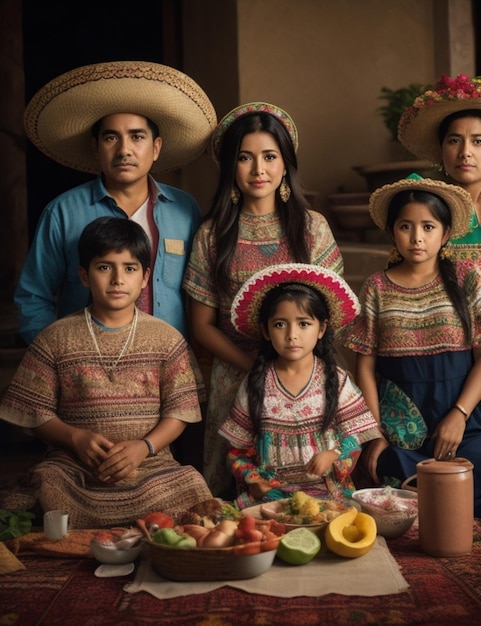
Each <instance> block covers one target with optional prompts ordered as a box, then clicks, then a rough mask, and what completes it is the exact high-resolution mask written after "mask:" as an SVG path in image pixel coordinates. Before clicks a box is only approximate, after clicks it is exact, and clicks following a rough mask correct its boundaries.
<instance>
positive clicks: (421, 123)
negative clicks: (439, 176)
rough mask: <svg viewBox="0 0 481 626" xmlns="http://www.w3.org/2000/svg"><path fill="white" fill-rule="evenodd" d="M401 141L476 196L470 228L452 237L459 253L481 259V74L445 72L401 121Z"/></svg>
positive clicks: (453, 181) (472, 196) (466, 257)
mask: <svg viewBox="0 0 481 626" xmlns="http://www.w3.org/2000/svg"><path fill="white" fill-rule="evenodd" d="M398 136H399V141H400V142H401V143H402V144H403V145H404V146H405V147H406V148H407V149H408V150H409V151H410V152H412V153H413V154H415V155H416V156H418V157H419V158H421V159H427V160H428V161H431V162H432V163H435V164H436V165H438V166H440V167H441V168H443V169H444V170H445V173H446V175H447V176H448V179H449V182H452V183H454V184H457V185H459V186H460V187H462V188H463V189H465V190H466V191H467V192H468V193H469V194H470V196H471V199H472V210H471V217H470V222H469V227H468V230H467V232H466V233H465V234H464V235H462V236H461V237H457V238H456V239H455V238H454V237H451V239H452V244H453V245H452V250H453V252H454V253H455V255H456V257H458V258H461V259H473V260H477V261H478V262H479V263H481V79H480V78H479V77H477V78H473V79H470V78H469V77H468V76H466V75H465V74H459V75H458V76H456V78H451V77H450V76H445V75H444V76H442V77H441V78H440V79H439V81H438V82H437V83H436V86H435V87H434V89H430V90H428V91H426V92H425V93H423V94H420V95H419V96H418V97H417V98H416V100H415V101H414V102H413V104H412V106H410V107H409V108H408V109H407V110H406V111H405V112H404V114H403V115H402V117H401V119H400V121H399V132H398Z"/></svg>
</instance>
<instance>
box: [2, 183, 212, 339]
mask: <svg viewBox="0 0 481 626" xmlns="http://www.w3.org/2000/svg"><path fill="white" fill-rule="evenodd" d="M151 182H153V183H154V185H155V186H156V187H157V188H158V196H157V199H156V202H155V204H154V209H153V217H154V221H155V223H156V225H157V228H158V230H159V246H158V250H157V255H156V260H155V264H154V268H153V271H152V274H151V278H150V280H151V284H152V292H153V314H154V315H155V317H159V318H160V319H163V320H164V321H166V322H168V323H169V324H171V325H172V326H174V327H175V328H177V330H179V331H180V332H181V333H182V334H184V335H186V331H187V324H186V319H185V311H184V304H183V296H182V289H181V287H182V279H183V276H184V271H185V268H186V265H187V262H188V259H189V255H190V250H191V245H192V239H193V237H194V234H195V232H196V230H197V228H198V226H199V224H200V221H201V218H202V216H201V211H200V208H199V205H198V204H197V202H196V201H195V200H194V198H193V197H192V196H191V195H190V194H188V193H186V192H185V191H181V190H180V189H176V188H175V187H171V186H169V185H164V184H159V183H157V182H156V181H153V179H152V180H151ZM102 216H113V217H123V218H125V219H128V216H127V214H126V213H124V211H123V210H122V209H120V208H119V207H118V205H117V203H116V202H115V200H114V199H113V198H112V197H110V196H109V195H108V193H107V190H106V188H105V186H104V184H103V182H102V179H101V177H98V178H96V179H95V180H92V181H89V182H87V183H84V184H82V185H79V186H78V187H75V188H73V189H69V190H68V191H66V192H64V193H63V194H61V195H59V196H58V197H57V198H55V199H54V200H52V201H51V202H50V203H49V204H48V205H47V206H46V207H45V209H44V210H43V212H42V215H41V216H40V219H39V222H38V225H37V229H36V232H35V236H34V239H33V242H32V245H31V247H30V250H29V253H28V255H27V259H26V261H25V264H24V266H23V268H22V271H21V274H20V278H19V282H18V285H17V288H16V291H15V296H14V301H15V304H16V305H17V307H18V315H19V330H20V334H21V336H22V338H23V340H24V341H25V342H26V343H27V344H29V343H30V342H31V341H32V340H33V338H34V337H35V335H36V334H37V333H38V332H39V331H40V330H42V329H43V328H45V327H46V326H48V325H49V324H50V323H52V322H53V321H55V320H56V319H57V318H59V317H63V316H65V315H68V314H69V313H73V312H74V311H77V310H79V309H81V308H83V307H85V306H87V305H88V303H89V290H88V289H86V288H85V287H83V286H82V284H81V282H80V279H79V273H78V270H79V257H78V251H77V243H78V240H79V237H80V234H81V232H82V230H83V229H84V227H85V226H86V225H87V224H88V223H89V222H91V221H92V220H94V219H96V218H97V217H102ZM181 241H182V242H183V245H182V244H180V242H181ZM182 248H183V250H182Z"/></svg>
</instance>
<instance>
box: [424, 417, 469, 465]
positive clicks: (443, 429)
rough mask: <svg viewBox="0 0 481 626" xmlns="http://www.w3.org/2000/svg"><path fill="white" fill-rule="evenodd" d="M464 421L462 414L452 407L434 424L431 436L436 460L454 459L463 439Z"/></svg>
mask: <svg viewBox="0 0 481 626" xmlns="http://www.w3.org/2000/svg"><path fill="white" fill-rule="evenodd" d="M465 429H466V422H465V418H464V415H463V414H462V413H461V412H460V411H459V410H458V409H456V408H453V409H451V410H450V411H449V413H448V414H447V415H446V416H445V417H444V418H443V419H442V420H441V421H440V422H439V424H438V425H437V426H436V428H435V430H434V432H433V434H432V437H433V439H435V442H434V458H435V459H437V460H438V461H446V460H448V459H454V457H455V456H456V452H457V450H458V446H459V444H460V443H461V441H462V440H463V437H464V431H465Z"/></svg>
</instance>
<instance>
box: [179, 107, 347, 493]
mask: <svg viewBox="0 0 481 626" xmlns="http://www.w3.org/2000/svg"><path fill="white" fill-rule="evenodd" d="M297 144H298V137H297V129H296V126H295V124H294V122H293V120H292V118H291V117H290V115H289V114H288V113H286V112H285V111H283V110H282V109H280V108H279V107H277V106H274V105H272V104H268V103H265V102H253V103H249V104H245V105H242V106H240V107H236V108H235V109H234V110H232V111H231V112H230V113H228V114H227V115H226V116H225V117H224V118H223V119H222V120H221V122H220V123H219V125H218V127H217V129H216V130H215V131H214V133H213V136H212V141H211V148H212V155H213V158H214V160H215V161H216V162H217V163H218V165H219V168H220V174H219V183H218V186H217V190H216V192H215V195H214V199H213V203H212V207H211V209H210V211H209V212H208V214H207V215H206V216H205V219H204V222H203V224H201V226H200V228H199V230H198V232H197V234H196V236H195V239H194V244H193V249H192V253H191V257H190V261H189V264H188V268H187V271H186V275H185V279H184V289H185V290H186V292H187V294H188V295H189V296H190V302H189V307H188V308H189V310H190V317H191V337H192V338H193V340H194V342H197V343H198V344H200V346H202V347H203V348H205V349H206V350H208V351H209V353H211V354H212V355H213V357H214V360H213V364H212V373H211V381H210V394H209V403H208V407H207V413H206V419H205V437H204V476H205V478H206V480H207V482H208V484H209V485H210V486H211V489H212V490H213V493H214V494H215V495H219V496H229V497H230V496H231V495H232V479H231V477H230V471H229V470H228V468H227V465H226V453H227V449H226V442H225V441H224V440H223V439H222V438H221V437H220V436H219V435H218V430H219V427H220V426H221V424H222V423H223V422H224V420H225V418H226V417H227V415H228V414H229V411H230V408H231V406H232V403H233V401H234V398H235V395H236V393H237V389H238V387H239V385H240V382H241V380H242V378H243V377H244V375H245V373H246V372H248V371H249V370H250V368H251V366H252V364H253V362H254V357H255V355H256V353H257V348H258V345H257V343H256V342H253V341H252V340H249V339H248V338H245V337H242V336H240V335H239V334H238V333H237V332H236V330H235V329H234V328H233V326H232V324H231V321H230V307H231V304H232V300H233V298H234V295H235V294H236V293H237V291H238V289H239V288H240V287H241V285H242V284H243V283H244V282H245V280H246V279H247V278H248V277H249V276H251V275H252V274H253V273H254V272H256V271H257V270H259V269H261V268H262V267H266V266H268V265H275V264H278V263H286V262H299V263H312V264H315V265H322V266H325V267H327V268H329V269H331V270H333V271H336V272H339V273H342V271H343V263H342V257H341V254H340V252H339V248H338V246H337V244H336V242H335V240H334V237H333V235H332V232H331V229H330V228H329V225H328V223H327V221H326V219H325V218H324V217H323V216H322V215H321V214H320V213H317V212H315V211H312V210H311V209H310V208H309V204H308V202H307V200H306V198H305V197H304V195H303V193H302V186H301V183H300V180H299V175H298V172H297V158H296V150H297Z"/></svg>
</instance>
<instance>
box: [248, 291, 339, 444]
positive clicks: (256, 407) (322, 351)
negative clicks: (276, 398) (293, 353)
mask: <svg viewBox="0 0 481 626" xmlns="http://www.w3.org/2000/svg"><path fill="white" fill-rule="evenodd" d="M285 301H288V302H295V303H296V304H297V306H298V307H299V308H300V309H301V310H303V311H304V312H305V313H307V314H308V315H310V316H311V317H313V318H316V319H318V320H319V321H321V322H322V321H324V320H329V318H330V312H329V307H328V305H327V302H326V300H325V298H324V297H323V296H322V295H321V294H320V293H319V292H318V291H317V290H315V289H311V288H310V287H307V286H306V285H303V284H299V283H285V284H282V285H277V286H276V287H274V288H273V289H271V290H270V291H269V292H268V293H267V295H266V296H265V298H264V300H263V302H262V305H261V309H260V312H259V323H260V324H261V325H262V327H263V328H267V324H268V321H269V319H270V318H272V316H273V315H275V312H276V310H277V307H278V305H279V304H280V303H281V302H285ZM313 354H314V355H315V356H317V357H319V358H320V359H321V360H322V361H323V362H324V368H325V382H324V392H325V396H326V408H325V413H324V416H323V420H322V428H321V429H322V432H325V430H327V428H328V427H329V426H330V424H332V422H333V421H334V419H335V416H336V411H337V407H338V402H339V378H338V373H337V364H336V357H335V350H334V332H333V330H332V328H331V326H330V325H329V324H328V325H327V328H326V331H325V333H324V335H323V336H322V337H321V338H320V339H319V340H318V341H317V344H316V346H315V347H314V350H313ZM277 356H278V354H277V352H276V351H275V350H274V348H273V346H272V343H271V342H270V341H268V340H267V339H264V338H263V339H262V341H261V345H260V348H259V353H258V355H257V358H256V360H255V363H254V365H253V367H252V369H251V371H250V372H249V375H248V378H247V395H248V405H249V414H250V416H251V419H252V422H253V424H254V425H255V426H256V427H258V426H259V423H260V420H261V416H262V411H263V405H264V394H265V379H266V373H267V368H268V366H269V364H270V363H271V362H272V361H275V359H276V358H277Z"/></svg>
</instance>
